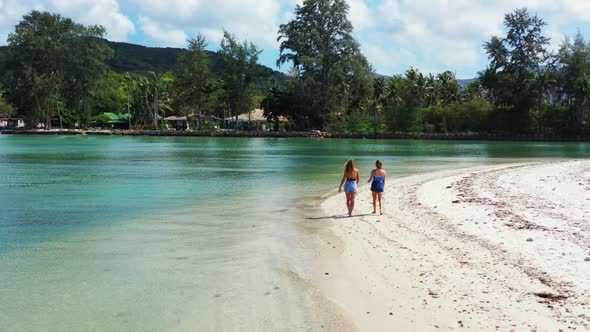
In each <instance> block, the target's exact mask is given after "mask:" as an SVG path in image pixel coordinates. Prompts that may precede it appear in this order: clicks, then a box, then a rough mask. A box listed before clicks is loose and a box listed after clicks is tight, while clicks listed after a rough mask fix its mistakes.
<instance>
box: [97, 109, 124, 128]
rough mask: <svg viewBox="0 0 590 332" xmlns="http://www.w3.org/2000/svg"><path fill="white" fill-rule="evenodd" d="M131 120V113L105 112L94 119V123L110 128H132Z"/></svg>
mask: <svg viewBox="0 0 590 332" xmlns="http://www.w3.org/2000/svg"><path fill="white" fill-rule="evenodd" d="M130 120H131V114H129V113H125V114H117V113H109V112H105V113H102V114H100V115H98V116H95V117H94V118H93V119H92V124H93V125H95V126H99V127H102V128H109V129H131V128H129V123H130Z"/></svg>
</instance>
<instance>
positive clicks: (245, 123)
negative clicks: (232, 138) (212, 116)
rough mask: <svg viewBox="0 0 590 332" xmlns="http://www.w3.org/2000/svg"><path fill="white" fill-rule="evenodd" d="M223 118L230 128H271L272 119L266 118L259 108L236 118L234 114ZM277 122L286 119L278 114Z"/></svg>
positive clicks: (264, 129) (284, 121)
mask: <svg viewBox="0 0 590 332" xmlns="http://www.w3.org/2000/svg"><path fill="white" fill-rule="evenodd" d="M224 120H225V122H226V123H227V124H228V127H229V128H232V129H244V130H262V131H270V130H271V129H272V128H273V122H272V120H270V119H268V118H267V117H266V116H265V115H264V110H262V109H259V108H257V109H255V110H252V111H250V112H247V113H243V114H240V115H238V116H237V119H236V117H235V116H232V117H229V118H225V119H224ZM278 122H279V124H284V123H286V122H288V120H287V118H285V117H284V116H279V117H278Z"/></svg>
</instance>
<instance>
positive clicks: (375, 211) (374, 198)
mask: <svg viewBox="0 0 590 332" xmlns="http://www.w3.org/2000/svg"><path fill="white" fill-rule="evenodd" d="M371 194H373V214H375V213H377V193H376V192H375V191H372V192H371Z"/></svg>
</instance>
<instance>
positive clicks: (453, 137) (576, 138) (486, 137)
mask: <svg viewBox="0 0 590 332" xmlns="http://www.w3.org/2000/svg"><path fill="white" fill-rule="evenodd" d="M0 135H72V136H76V135H88V136H159V137H269V138H273V137H276V138H291V137H292V138H296V137H299V138H344V139H386V140H440V141H504V142H590V135H572V136H563V135H549V134H466V133H457V134H453V133H446V134H445V133H416V134H411V133H409V134H341V133H330V132H319V131H235V130H201V131H197V130H195V131H176V130H82V129H50V130H24V129H0Z"/></svg>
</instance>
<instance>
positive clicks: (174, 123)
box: [162, 114, 222, 130]
mask: <svg viewBox="0 0 590 332" xmlns="http://www.w3.org/2000/svg"><path fill="white" fill-rule="evenodd" d="M162 120H164V122H165V123H166V124H168V126H169V127H171V128H174V129H176V130H185V129H189V121H190V124H191V126H192V127H193V128H194V127H195V126H197V127H199V126H200V127H203V126H204V125H206V124H213V125H209V126H206V127H214V126H215V125H218V124H219V123H218V122H219V121H221V120H222V119H221V118H218V117H216V116H213V115H206V114H203V115H199V114H191V115H190V116H189V117H188V120H187V117H186V116H177V115H172V116H168V117H165V118H163V119H162Z"/></svg>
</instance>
